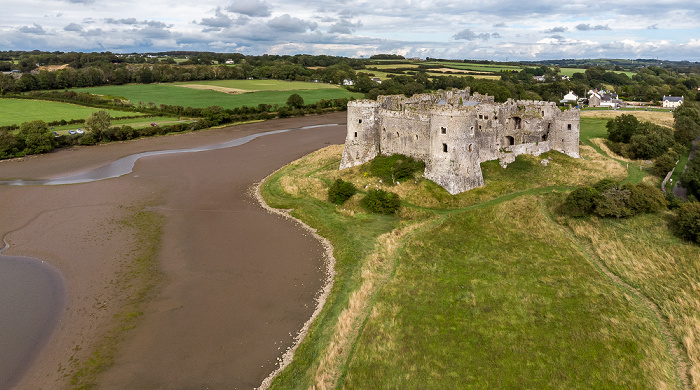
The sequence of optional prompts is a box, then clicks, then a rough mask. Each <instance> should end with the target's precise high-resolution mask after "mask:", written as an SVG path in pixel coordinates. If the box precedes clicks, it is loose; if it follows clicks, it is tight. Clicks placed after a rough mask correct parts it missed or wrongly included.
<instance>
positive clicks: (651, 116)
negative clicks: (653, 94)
mask: <svg viewBox="0 0 700 390" xmlns="http://www.w3.org/2000/svg"><path fill="white" fill-rule="evenodd" d="M622 114H630V115H634V116H635V117H637V119H639V120H640V121H646V122H651V123H656V124H657V125H661V126H666V127H673V114H672V113H671V112H667V111H642V110H638V111H635V110H584V111H581V117H582V118H598V119H613V118H615V117H617V116H620V115H622Z"/></svg>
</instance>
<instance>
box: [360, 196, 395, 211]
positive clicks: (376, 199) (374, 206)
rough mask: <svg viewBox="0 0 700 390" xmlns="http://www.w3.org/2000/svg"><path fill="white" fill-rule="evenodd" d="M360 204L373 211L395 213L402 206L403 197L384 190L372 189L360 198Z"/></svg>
mask: <svg viewBox="0 0 700 390" xmlns="http://www.w3.org/2000/svg"><path fill="white" fill-rule="evenodd" d="M360 206H362V207H363V208H364V209H365V210H367V211H369V212H371V213H378V214H387V215H391V214H395V213H396V211H398V209H399V207H401V198H400V197H399V196H398V195H397V194H395V193H393V192H387V191H384V190H372V191H370V192H368V193H367V195H365V197H364V198H362V200H360Z"/></svg>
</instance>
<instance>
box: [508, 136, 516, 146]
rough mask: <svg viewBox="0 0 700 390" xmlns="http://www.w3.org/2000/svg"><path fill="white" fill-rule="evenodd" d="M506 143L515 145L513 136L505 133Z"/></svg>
mask: <svg viewBox="0 0 700 390" xmlns="http://www.w3.org/2000/svg"><path fill="white" fill-rule="evenodd" d="M506 145H515V138H513V137H511V136H509V135H507V136H506Z"/></svg>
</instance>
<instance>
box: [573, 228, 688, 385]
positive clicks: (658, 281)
mask: <svg viewBox="0 0 700 390" xmlns="http://www.w3.org/2000/svg"><path fill="white" fill-rule="evenodd" d="M569 224H570V226H571V227H572V230H573V232H574V233H575V234H576V235H577V236H579V237H581V238H585V239H586V240H589V241H590V242H591V244H592V246H593V248H594V250H595V252H596V255H597V256H598V257H599V258H600V259H601V261H602V262H603V263H604V264H605V265H606V267H608V268H609V269H610V270H611V271H612V272H613V273H615V274H616V275H619V276H620V277H621V278H622V279H623V280H625V281H627V282H628V283H630V284H631V285H633V286H634V287H636V288H638V289H639V290H640V291H642V293H644V294H645V295H646V296H647V297H649V298H650V299H652V300H653V301H654V302H655V303H656V304H657V305H658V306H659V309H660V311H661V313H662V314H663V315H664V316H665V317H666V318H667V319H668V325H669V326H670V328H671V332H672V333H673V336H674V337H675V338H676V339H677V340H679V341H680V342H681V343H682V345H683V347H684V349H685V352H686V354H687V360H688V361H689V364H690V367H689V369H688V371H689V374H690V380H691V385H692V387H693V388H696V389H698V388H700V247H698V246H697V245H693V244H690V243H686V242H682V241H679V240H677V239H675V238H674V237H672V236H671V233H670V232H669V231H668V227H667V226H666V223H665V221H664V218H663V216H654V215H647V216H640V217H635V218H633V219H630V220H626V221H614V222H611V221H603V220H600V219H597V218H591V219H576V220H571V221H570V222H569Z"/></svg>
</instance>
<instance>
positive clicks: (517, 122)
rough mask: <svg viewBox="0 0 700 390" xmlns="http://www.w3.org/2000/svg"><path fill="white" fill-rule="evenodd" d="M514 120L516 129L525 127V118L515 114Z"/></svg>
mask: <svg viewBox="0 0 700 390" xmlns="http://www.w3.org/2000/svg"><path fill="white" fill-rule="evenodd" d="M513 120H514V121H515V128H516V129H521V128H522V127H523V120H522V119H521V118H520V117H519V116H514V117H513Z"/></svg>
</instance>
